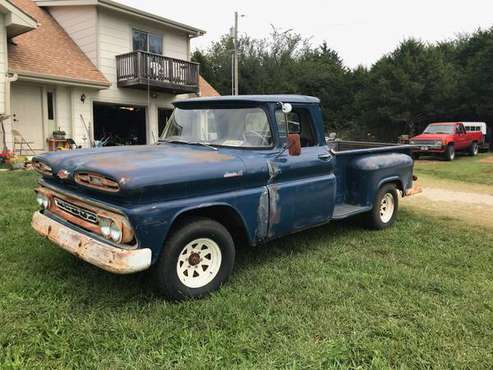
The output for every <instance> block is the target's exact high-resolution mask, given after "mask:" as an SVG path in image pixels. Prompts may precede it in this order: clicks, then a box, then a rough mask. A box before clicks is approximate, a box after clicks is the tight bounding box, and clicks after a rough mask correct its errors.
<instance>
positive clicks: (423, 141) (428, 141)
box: [413, 140, 436, 145]
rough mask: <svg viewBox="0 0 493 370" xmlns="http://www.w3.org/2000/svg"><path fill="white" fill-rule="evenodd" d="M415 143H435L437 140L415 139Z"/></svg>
mask: <svg viewBox="0 0 493 370" xmlns="http://www.w3.org/2000/svg"><path fill="white" fill-rule="evenodd" d="M413 142H414V145H435V143H436V140H413Z"/></svg>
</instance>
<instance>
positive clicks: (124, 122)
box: [93, 103, 146, 146]
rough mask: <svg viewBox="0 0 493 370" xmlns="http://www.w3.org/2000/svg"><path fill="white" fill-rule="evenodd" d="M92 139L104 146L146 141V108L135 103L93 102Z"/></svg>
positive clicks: (135, 143) (137, 143)
mask: <svg viewBox="0 0 493 370" xmlns="http://www.w3.org/2000/svg"><path fill="white" fill-rule="evenodd" d="M93 114H94V140H98V141H101V142H102V143H104V145H105V146H115V145H140V144H145V143H146V109H145V107H141V106H136V105H118V104H106V103H94V105H93Z"/></svg>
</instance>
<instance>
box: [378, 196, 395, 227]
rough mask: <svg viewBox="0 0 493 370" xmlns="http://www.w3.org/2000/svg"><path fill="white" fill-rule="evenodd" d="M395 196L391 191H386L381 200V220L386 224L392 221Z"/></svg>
mask: <svg viewBox="0 0 493 370" xmlns="http://www.w3.org/2000/svg"><path fill="white" fill-rule="evenodd" d="M394 208H395V205H394V197H393V196H392V194H390V193H386V194H385V195H384V196H383V198H382V200H381V202H380V220H382V222H383V223H384V224H386V223H387V222H389V221H390V219H391V218H392V215H393V214H394Z"/></svg>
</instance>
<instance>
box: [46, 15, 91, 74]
mask: <svg viewBox="0 0 493 370" xmlns="http://www.w3.org/2000/svg"><path fill="white" fill-rule="evenodd" d="M49 12H50V14H51V15H52V16H53V18H55V20H56V21H57V22H58V23H59V24H60V25H61V26H62V27H63V29H64V30H65V31H66V32H67V33H68V35H69V36H70V37H71V38H72V40H74V42H75V43H76V44H77V45H78V46H79V48H80V49H81V50H82V51H83V52H84V54H86V55H87V57H88V58H89V59H90V60H91V62H93V64H95V65H97V60H98V56H97V10H96V6H70V7H64V6H57V7H51V8H50V9H49Z"/></svg>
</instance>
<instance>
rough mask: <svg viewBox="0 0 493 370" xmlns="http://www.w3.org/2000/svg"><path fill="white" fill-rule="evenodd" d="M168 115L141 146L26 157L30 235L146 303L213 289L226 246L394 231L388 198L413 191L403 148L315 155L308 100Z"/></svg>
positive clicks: (314, 111) (325, 145) (330, 149)
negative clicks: (128, 280)
mask: <svg viewBox="0 0 493 370" xmlns="http://www.w3.org/2000/svg"><path fill="white" fill-rule="evenodd" d="M174 105H175V109H174V113H173V115H172V116H171V118H170V119H169V121H168V122H167V125H166V128H165V129H164V132H163V133H162V135H161V137H160V138H159V141H158V142H157V143H156V144H154V145H144V146H127V147H106V148H98V149H81V150H73V151H60V152H54V153H48V154H43V155H40V156H38V157H35V158H34V159H33V166H34V168H35V169H36V170H37V171H38V172H39V173H41V174H42V177H41V179H40V181H39V186H38V187H37V189H36V193H37V202H38V204H39V206H40V210H39V211H37V212H35V214H34V215H33V219H32V226H33V227H34V229H35V230H36V231H37V232H38V233H39V234H41V235H43V236H45V237H47V238H48V239H49V240H51V241H52V242H54V243H55V244H57V245H58V246H60V247H61V248H63V249H65V250H67V251H69V252H71V253H72V254H74V255H76V256H78V257H79V258H81V259H83V260H85V261H87V262H89V263H91V264H94V265H96V266H98V267H100V268H102V269H105V270H107V271H110V272H113V273H120V274H126V273H134V272H137V271H142V270H146V269H149V268H151V269H152V275H151V276H153V280H154V282H155V283H156V286H157V288H158V289H159V291H160V292H161V293H162V294H164V295H165V296H166V297H168V298H170V299H177V300H179V299H185V298H189V297H202V296H204V295H207V294H208V293H210V292H212V291H214V290H216V289H218V288H219V287H220V286H221V285H222V284H223V283H224V282H225V281H226V280H227V278H228V276H229V275H230V274H231V272H232V269H233V264H234V260H235V247H236V246H237V245H238V244H240V243H245V244H249V245H252V246H255V245H260V244H264V243H266V242H268V241H270V240H272V239H275V238H279V237H282V236H285V235H288V234H291V233H294V232H298V231H301V230H304V229H307V228H311V227H314V226H317V225H321V224H325V223H327V222H329V221H331V220H340V219H344V218H348V217H351V216H354V215H357V214H362V215H363V217H364V218H365V219H366V222H367V223H368V225H369V226H370V227H372V228H376V229H383V228H386V227H389V226H390V225H392V224H393V223H394V221H395V218H396V213H397V209H398V199H399V196H400V195H402V196H407V195H411V194H413V193H414V192H416V191H417V190H416V187H415V186H413V160H412V158H411V147H409V146H405V145H393V144H374V143H362V142H347V141H333V142H327V141H326V138H325V133H324V125H323V122H322V115H321V111H320V101H319V99H317V98H314V97H308V96H298V95H273V96H264V95H258V96H257V95H256V96H236V97H231V96H228V97H214V98H194V99H188V100H180V101H176V102H175V103H174ZM414 179H415V178H414Z"/></svg>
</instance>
